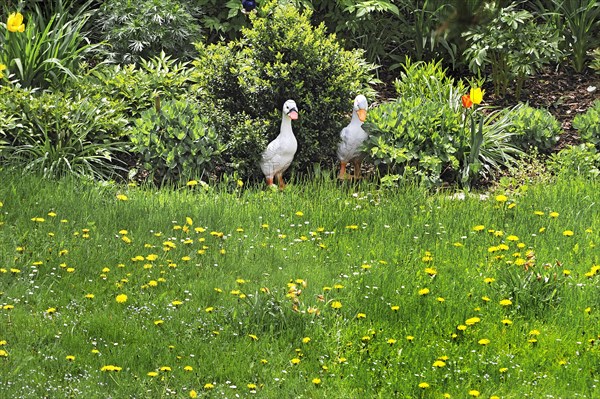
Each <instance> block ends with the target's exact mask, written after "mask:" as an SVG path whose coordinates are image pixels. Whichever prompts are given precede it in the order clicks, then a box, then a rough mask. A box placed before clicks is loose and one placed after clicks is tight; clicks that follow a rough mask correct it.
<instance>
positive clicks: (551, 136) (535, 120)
mask: <svg viewBox="0 0 600 399" xmlns="http://www.w3.org/2000/svg"><path fill="white" fill-rule="evenodd" d="M506 112H511V111H510V110H507V111H506ZM508 129H509V131H510V132H512V133H514V136H513V137H512V142H513V144H515V146H517V147H519V148H520V149H522V150H523V151H529V150H531V149H534V148H535V149H537V150H538V152H539V153H548V152H550V151H552V150H553V149H554V148H555V146H556V143H557V142H558V139H559V137H560V134H561V133H562V128H561V126H560V123H559V122H558V120H557V119H556V118H555V117H554V116H553V115H552V114H551V113H550V112H549V111H548V110H545V109H539V108H534V107H530V106H529V105H526V104H522V105H520V106H518V107H516V108H514V109H513V110H512V116H511V124H510V127H509V128H508Z"/></svg>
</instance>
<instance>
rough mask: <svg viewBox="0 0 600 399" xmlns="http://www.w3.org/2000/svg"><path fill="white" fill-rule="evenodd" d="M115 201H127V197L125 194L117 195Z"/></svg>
mask: <svg viewBox="0 0 600 399" xmlns="http://www.w3.org/2000/svg"><path fill="white" fill-rule="evenodd" d="M117 199H118V200H119V201H128V200H129V197H127V196H126V195H125V194H117Z"/></svg>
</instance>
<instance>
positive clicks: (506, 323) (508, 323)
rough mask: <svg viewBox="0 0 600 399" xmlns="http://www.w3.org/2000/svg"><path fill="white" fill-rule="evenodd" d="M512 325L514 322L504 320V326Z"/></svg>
mask: <svg viewBox="0 0 600 399" xmlns="http://www.w3.org/2000/svg"><path fill="white" fill-rule="evenodd" d="M512 323H513V322H512V320H510V319H503V320H502V324H504V325H505V326H510V325H511V324H512Z"/></svg>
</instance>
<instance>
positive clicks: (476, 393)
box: [469, 389, 481, 398]
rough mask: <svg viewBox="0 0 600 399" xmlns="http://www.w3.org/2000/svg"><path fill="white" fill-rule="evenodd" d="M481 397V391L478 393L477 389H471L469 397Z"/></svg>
mask: <svg viewBox="0 0 600 399" xmlns="http://www.w3.org/2000/svg"><path fill="white" fill-rule="evenodd" d="M479 395H481V394H480V393H479V391H476V390H475V389H471V390H470V391H469V396H472V397H474V398H477V397H479Z"/></svg>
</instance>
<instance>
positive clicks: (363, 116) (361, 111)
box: [356, 109, 367, 122]
mask: <svg viewBox="0 0 600 399" xmlns="http://www.w3.org/2000/svg"><path fill="white" fill-rule="evenodd" d="M356 114H357V115H358V119H360V121H361V122H364V121H366V120H367V110H366V109H359V110H358V111H356Z"/></svg>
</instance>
